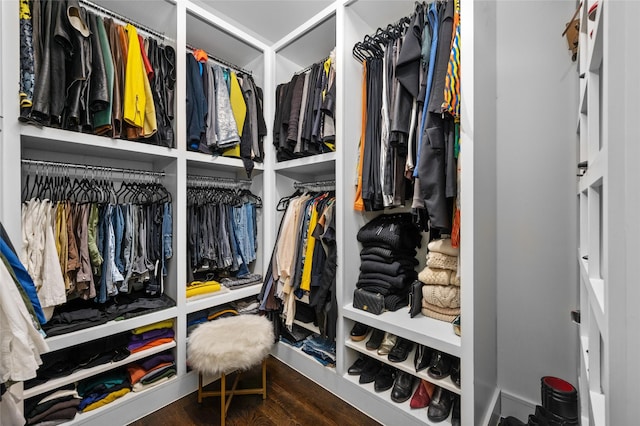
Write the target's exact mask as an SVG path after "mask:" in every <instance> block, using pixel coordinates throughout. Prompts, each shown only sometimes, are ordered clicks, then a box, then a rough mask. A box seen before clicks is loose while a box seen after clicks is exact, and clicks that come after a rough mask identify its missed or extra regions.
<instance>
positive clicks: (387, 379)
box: [373, 364, 396, 392]
mask: <svg viewBox="0 0 640 426" xmlns="http://www.w3.org/2000/svg"><path fill="white" fill-rule="evenodd" d="M395 377H396V370H395V368H393V367H391V366H390V365H386V364H385V365H383V366H382V368H380V371H378V374H376V379H375V383H374V384H373V389H374V390H375V391H376V392H384V391H386V390H389V389H391V386H393V380H394V379H395Z"/></svg>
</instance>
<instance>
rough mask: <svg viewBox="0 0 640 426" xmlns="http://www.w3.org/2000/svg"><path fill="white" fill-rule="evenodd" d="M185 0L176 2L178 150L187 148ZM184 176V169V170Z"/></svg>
mask: <svg viewBox="0 0 640 426" xmlns="http://www.w3.org/2000/svg"><path fill="white" fill-rule="evenodd" d="M186 3H187V2H186V0H177V3H176V15H177V16H176V25H177V27H176V76H177V78H176V123H175V127H176V148H177V149H178V151H179V152H185V151H186V150H187V142H186V134H187V118H186V116H187V108H186V102H184V99H187V80H186V78H185V77H186V73H187V68H186V63H185V60H184V58H185V55H186V53H187V48H186V46H187V5H186ZM185 176H186V171H185Z"/></svg>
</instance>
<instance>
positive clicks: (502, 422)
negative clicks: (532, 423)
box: [498, 416, 527, 426]
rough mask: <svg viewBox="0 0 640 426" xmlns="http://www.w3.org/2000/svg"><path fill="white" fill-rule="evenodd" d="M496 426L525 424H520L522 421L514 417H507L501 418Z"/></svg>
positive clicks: (522, 425)
mask: <svg viewBox="0 0 640 426" xmlns="http://www.w3.org/2000/svg"><path fill="white" fill-rule="evenodd" d="M498 426H527V424H526V423H522V421H521V420H520V419H518V418H516V417H513V416H509V417H503V418H501V419H500V423H498Z"/></svg>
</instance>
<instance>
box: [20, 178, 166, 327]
mask: <svg viewBox="0 0 640 426" xmlns="http://www.w3.org/2000/svg"><path fill="white" fill-rule="evenodd" d="M54 180H55V183H54ZM23 196H24V197H25V202H24V203H23V206H22V239H23V246H22V251H21V253H20V258H21V259H22V260H23V262H24V264H25V267H26V269H27V271H29V274H30V275H31V276H32V277H33V278H34V283H35V288H36V290H37V298H38V300H39V302H40V304H41V306H42V308H43V309H44V312H45V314H46V315H45V317H46V320H49V322H48V323H47V324H46V326H45V328H46V329H47V330H52V329H53V330H54V331H52V333H53V334H59V333H62V332H68V331H73V330H76V329H80V328H86V326H91V325H95V324H98V323H103V322H106V321H107V320H108V318H109V317H111V315H113V314H115V315H120V314H121V315H125V314H127V313H131V312H135V311H140V310H144V309H145V308H147V309H151V308H158V307H161V306H170V305H171V304H172V303H173V301H171V300H170V299H168V300H166V299H164V298H163V296H162V293H163V282H164V277H165V276H166V274H167V271H166V263H167V261H168V260H169V259H170V258H171V256H172V250H171V245H172V218H171V214H172V207H171V199H170V196H169V193H168V191H167V190H166V188H164V187H163V186H162V185H160V184H156V183H143V184H142V183H136V182H124V183H122V184H121V186H120V188H119V189H118V190H116V188H115V187H114V184H113V182H111V181H109V182H96V181H88V180H78V179H76V180H75V181H72V180H71V178H69V177H65V178H62V179H61V178H56V177H47V178H43V179H40V180H37V179H36V181H34V182H32V183H30V182H29V179H27V184H26V186H25V191H24V193H23ZM120 294H126V295H127V298H124V297H123V298H120V299H118V300H117V301H116V300H115V299H114V298H116V296H118V295H120ZM129 295H131V296H130V298H129ZM147 297H149V298H152V297H155V298H158V297H159V298H160V299H162V301H161V302H159V304H158V303H156V302H150V303H147V301H144V299H145V298H147ZM76 299H79V300H81V301H83V302H85V301H86V303H82V302H81V303H76V304H75V305H74V304H73V303H71V302H73V301H74V300H76ZM137 300H140V301H143V303H139V304H137V305H135V304H134V302H136V301H137ZM107 302H109V306H111V307H112V308H113V309H112V310H111V312H110V313H109V312H107V313H105V312H104V311H101V310H100V309H101V308H102V307H103V306H105V305H104V304H105V303H107ZM112 302H115V304H114V305H111V304H112ZM125 305H126V307H125ZM74 306H76V307H78V309H79V310H82V309H87V311H86V312H81V313H79V312H76V310H75V309H74ZM54 308H55V309H54ZM46 320H45V321H46ZM83 321H84V322H85V324H80V325H79V326H78V324H76V323H77V322H83ZM87 324H88V325H87Z"/></svg>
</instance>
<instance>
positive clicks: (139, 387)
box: [133, 377, 169, 392]
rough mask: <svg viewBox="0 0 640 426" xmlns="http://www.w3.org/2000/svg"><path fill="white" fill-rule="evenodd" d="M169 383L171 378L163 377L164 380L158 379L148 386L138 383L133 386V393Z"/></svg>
mask: <svg viewBox="0 0 640 426" xmlns="http://www.w3.org/2000/svg"><path fill="white" fill-rule="evenodd" d="M167 381H169V377H163V378H162V379H158V380H157V381H155V382H152V383H147V384H143V383H140V382H138V383H136V384H135V385H133V391H134V392H142V391H143V390H146V389H149V388H152V387H154V386H157V385H159V384H161V383H164V382H167Z"/></svg>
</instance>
